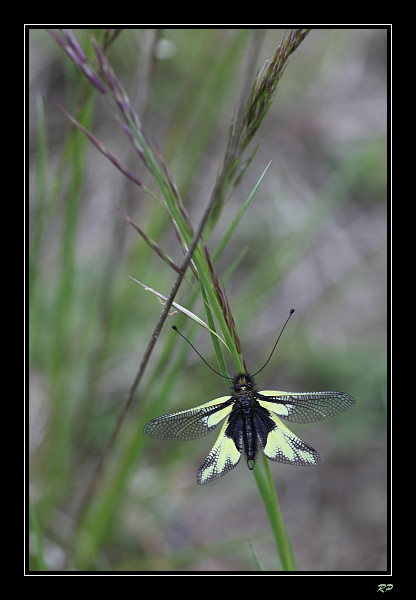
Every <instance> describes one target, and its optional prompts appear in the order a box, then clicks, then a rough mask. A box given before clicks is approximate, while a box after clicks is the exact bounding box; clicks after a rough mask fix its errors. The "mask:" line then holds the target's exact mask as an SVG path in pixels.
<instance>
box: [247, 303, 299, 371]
mask: <svg viewBox="0 0 416 600" xmlns="http://www.w3.org/2000/svg"><path fill="white" fill-rule="evenodd" d="M294 312H295V309H294V308H291V309H290V313H289V316H288V318H287V319H286V323H285V324H284V325H283V327H282V331H281V332H280V333H279V337H278V338H277V340H276V343H275V345H274V346H273V350H272V351H271V352H270V356H269V358H268V359H267V360H266V362H265V363H264V365H263V366H262V368H261V369H259V370H258V371H257V372H256V373H254V374H253V375H252V377H254V375H257V374H258V373H260V371H263V369H264V367H265V366H266V365H267V363H268V362H269V360H270V359H271V357H272V354H273V352H274V351H275V349H276V346H277V342H278V341H279V340H280V336H281V335H282V333H283V331H284V329H285V327H286V325H287V324H288V321H289V319H290V317H291V316H292V315H293V313H294Z"/></svg>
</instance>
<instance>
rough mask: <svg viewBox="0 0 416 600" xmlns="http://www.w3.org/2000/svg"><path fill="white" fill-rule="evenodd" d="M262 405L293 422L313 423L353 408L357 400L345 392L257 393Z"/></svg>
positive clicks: (266, 391)
mask: <svg viewBox="0 0 416 600" xmlns="http://www.w3.org/2000/svg"><path fill="white" fill-rule="evenodd" d="M257 400H258V402H259V404H260V405H261V406H263V407H264V408H266V409H268V410H271V411H272V412H273V413H275V414H276V415H279V417H282V418H283V419H286V421H292V422H293V423H313V422H314V421H321V420H322V419H327V418H328V417H333V416H334V415H337V414H339V413H342V412H344V411H346V410H349V409H350V408H352V407H353V406H354V404H355V400H354V398H353V397H352V396H350V395H349V394H345V393H344V392H330V391H328V392H299V393H296V392H294V393H293V392H279V391H276V390H265V391H262V392H259V393H258V394H257Z"/></svg>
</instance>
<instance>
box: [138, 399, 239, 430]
mask: <svg viewBox="0 0 416 600" xmlns="http://www.w3.org/2000/svg"><path fill="white" fill-rule="evenodd" d="M232 404H233V401H232V400H231V398H230V396H223V397H221V398H216V399H215V400H211V401H210V402H206V403H205V404H201V405H200V406H195V407H194V408H189V409H188V410H180V411H178V412H174V413H169V414H167V415H162V416H160V417H156V418H155V419H152V420H151V421H149V422H148V423H146V425H145V426H144V428H143V433H144V434H145V435H147V436H148V437H151V438H159V439H165V440H194V439H197V438H200V437H203V436H204V435H207V433H209V432H210V431H211V430H212V429H214V427H216V426H217V425H218V423H220V421H222V420H223V419H224V418H225V417H226V416H227V415H228V414H229V413H230V411H231V409H232Z"/></svg>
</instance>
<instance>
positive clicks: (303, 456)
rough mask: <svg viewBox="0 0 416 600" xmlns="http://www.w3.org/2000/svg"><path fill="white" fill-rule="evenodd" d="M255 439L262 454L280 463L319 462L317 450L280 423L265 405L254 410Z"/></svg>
mask: <svg viewBox="0 0 416 600" xmlns="http://www.w3.org/2000/svg"><path fill="white" fill-rule="evenodd" d="M254 423H255V427H256V431H257V439H258V442H259V446H260V448H261V449H262V452H263V454H265V456H267V458H270V460H275V461H277V462H281V463H289V464H291V465H303V466H308V467H310V466H314V465H318V464H319V463H320V462H321V458H320V456H319V454H318V452H317V451H316V450H315V449H314V448H312V446H310V445H309V444H307V443H306V442H304V441H303V440H301V439H300V438H299V437H298V436H297V435H295V434H294V433H292V431H290V429H288V428H287V427H286V425H284V424H283V423H282V421H281V420H280V419H279V418H278V417H277V416H276V415H275V414H274V413H272V412H270V411H269V410H267V409H266V408H265V407H262V406H260V407H258V408H256V409H255V410H254Z"/></svg>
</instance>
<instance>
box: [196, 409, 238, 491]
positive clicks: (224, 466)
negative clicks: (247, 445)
mask: <svg viewBox="0 0 416 600" xmlns="http://www.w3.org/2000/svg"><path fill="white" fill-rule="evenodd" d="M242 450H243V421H242V417H241V413H240V411H232V412H231V413H230V414H229V416H228V417H227V419H226V421H225V423H224V425H223V426H222V428H221V431H220V434H219V436H218V438H217V440H216V442H215V444H214V445H213V447H212V450H211V452H210V453H209V454H208V456H207V457H206V459H205V460H204V462H203V463H202V465H201V466H200V468H199V470H198V473H197V475H196V480H197V482H198V483H199V484H200V485H202V484H204V483H208V482H209V481H212V480H213V479H217V478H218V477H222V476H223V475H225V474H226V473H228V472H229V471H231V469H234V467H235V466H237V464H238V462H239V460H240V458H241V453H242Z"/></svg>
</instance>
